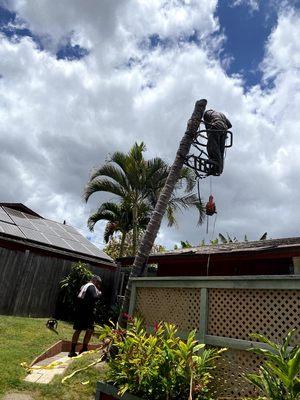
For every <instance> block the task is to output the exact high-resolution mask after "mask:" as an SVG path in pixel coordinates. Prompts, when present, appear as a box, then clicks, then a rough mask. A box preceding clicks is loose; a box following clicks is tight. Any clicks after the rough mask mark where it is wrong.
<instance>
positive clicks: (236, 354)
mask: <svg viewBox="0 0 300 400" xmlns="http://www.w3.org/2000/svg"><path fill="white" fill-rule="evenodd" d="M260 364H261V358H260V356H258V355H256V354H253V353H249V352H247V351H242V350H233V349H230V350H227V351H226V352H225V353H223V354H222V357H221V358H220V359H219V360H218V361H217V363H216V369H215V370H214V371H213V376H214V379H213V381H212V383H211V385H212V394H213V397H214V398H217V399H218V400H221V399H243V398H244V397H256V396H258V395H259V393H258V391H257V390H256V389H255V387H254V386H253V385H252V384H250V383H248V381H246V379H245V378H244V377H243V375H244V374H246V373H250V372H254V371H257V370H258V367H259V365H260Z"/></svg>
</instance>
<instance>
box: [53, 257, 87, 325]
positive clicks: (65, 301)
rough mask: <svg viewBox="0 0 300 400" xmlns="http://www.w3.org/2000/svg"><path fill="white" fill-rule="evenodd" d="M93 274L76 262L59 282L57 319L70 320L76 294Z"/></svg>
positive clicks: (83, 265)
mask: <svg viewBox="0 0 300 400" xmlns="http://www.w3.org/2000/svg"><path fill="white" fill-rule="evenodd" d="M92 276H93V274H92V272H91V271H90V270H89V269H88V267H87V265H86V264H84V263H82V262H80V261H79V262H78V263H75V264H73V265H72V268H71V271H70V273H69V274H68V275H67V276H66V277H65V278H64V279H63V280H62V281H61V282H60V293H59V298H58V305H57V311H56V314H57V317H58V318H60V319H64V320H66V321H69V320H72V319H73V316H74V308H75V305H76V299H77V295H78V292H79V290H80V288H81V286H82V285H84V284H85V283H87V282H88V281H89V280H90V279H91V278H92Z"/></svg>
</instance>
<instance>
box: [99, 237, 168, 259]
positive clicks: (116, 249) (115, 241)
mask: <svg viewBox="0 0 300 400" xmlns="http://www.w3.org/2000/svg"><path fill="white" fill-rule="evenodd" d="M142 233H143V232H142V231H141V230H139V232H138V240H140V236H141V234H142ZM132 240H133V237H132V232H130V233H129V234H127V235H126V238H125V241H124V243H123V252H122V256H123V257H127V256H133V255H134V253H133V242H132ZM121 246H122V236H121V235H117V236H115V237H111V238H110V239H109V242H108V244H107V245H106V246H105V247H104V248H103V251H104V252H105V253H106V254H107V255H109V256H110V257H111V258H113V259H114V260H115V259H116V258H118V257H120V249H121ZM165 250H166V249H165V247H164V246H162V245H160V244H154V246H153V247H152V250H151V253H161V252H163V251H165Z"/></svg>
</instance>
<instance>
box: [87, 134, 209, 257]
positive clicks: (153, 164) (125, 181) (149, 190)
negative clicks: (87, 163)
mask: <svg viewBox="0 0 300 400" xmlns="http://www.w3.org/2000/svg"><path fill="white" fill-rule="evenodd" d="M145 150H146V146H145V144H144V143H143V142H142V143H140V144H138V143H135V144H134V145H133V147H132V148H131V149H130V151H129V152H128V153H123V152H115V153H113V154H112V155H111V157H110V160H109V161H108V162H106V163H105V164H104V165H102V166H101V167H100V168H98V169H96V170H95V171H94V172H93V173H92V175H91V177H90V179H89V181H88V183H87V185H86V187H85V190H84V198H85V200H86V201H88V199H89V198H90V196H92V195H93V194H94V193H97V192H107V193H110V194H113V195H114V197H115V198H116V200H117V201H119V204H120V207H121V208H123V210H113V213H111V209H112V207H111V204H114V203H104V204H102V205H101V206H100V208H99V209H98V211H96V213H94V214H93V215H92V216H91V217H90V219H89V222H88V225H89V227H90V228H91V229H93V227H94V225H95V223H96V222H97V221H99V220H103V219H106V220H107V221H108V223H109V224H108V226H107V228H108V231H109V232H116V231H120V232H121V233H124V232H126V233H128V232H129V231H130V225H131V229H132V231H133V252H134V254H135V251H136V248H137V244H138V229H139V228H142V229H144V226H143V225H145V224H143V223H142V221H144V222H145V220H147V219H149V216H150V213H151V212H152V211H153V209H154V207H155V204H156V202H157V200H158V197H159V193H160V191H161V189H162V188H163V187H164V184H165V182H166V180H167V177H168V174H169V172H170V166H169V165H168V164H167V163H166V162H165V161H163V160H162V159H161V158H158V157H156V158H153V159H150V160H146V159H145V158H144V154H143V153H144V152H145ZM195 184H196V176H195V174H194V172H193V171H192V170H191V169H189V168H187V167H184V168H182V170H181V173H180V178H179V181H178V182H177V184H176V186H175V190H174V193H173V194H172V197H171V199H170V201H169V204H168V207H167V213H166V215H167V218H168V224H169V226H172V225H174V224H176V218H175V212H176V211H178V210H184V209H187V208H188V207H194V208H196V209H197V210H198V212H199V222H202V220H203V218H204V207H203V204H202V203H201V201H200V200H199V199H198V197H197V196H196V194H193V193H192V191H193V189H194V187H195ZM178 193H179V195H178ZM183 193H184V194H183ZM108 204H110V206H109V208H110V210H109V212H107V211H108V210H107V205H108ZM124 210H125V211H126V218H125V222H126V223H125V224H124V215H121V214H122V213H121V214H120V212H119V211H124ZM130 213H131V214H130ZM112 214H113V216H112ZM117 216H118V218H116V217H117ZM128 222H129V224H128ZM112 223H113V224H114V225H113V226H112V225H111V224H112ZM111 228H113V229H111ZM109 232H106V233H108V234H109ZM106 237H108V236H106Z"/></svg>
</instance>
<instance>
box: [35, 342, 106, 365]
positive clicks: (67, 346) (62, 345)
mask: <svg viewBox="0 0 300 400" xmlns="http://www.w3.org/2000/svg"><path fill="white" fill-rule="evenodd" d="M71 344H72V343H71V342H70V341H69V340H59V341H58V342H56V343H55V344H54V345H52V346H51V347H49V348H48V349H47V350H45V351H44V352H43V353H41V354H40V355H39V356H38V357H36V358H35V359H34V360H33V361H32V363H31V364H30V366H31V367H32V366H34V365H35V364H37V363H39V362H40V361H43V360H45V359H46V358H50V357H53V356H55V355H57V354H59V353H64V352H66V353H69V352H70V350H71ZM81 347H82V343H78V344H77V346H76V351H77V352H78V351H79V350H80V349H81ZM98 347H100V344H89V345H88V350H95V349H97V348H98Z"/></svg>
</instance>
